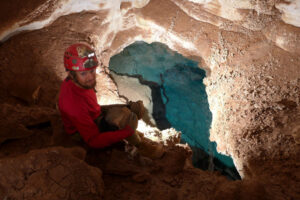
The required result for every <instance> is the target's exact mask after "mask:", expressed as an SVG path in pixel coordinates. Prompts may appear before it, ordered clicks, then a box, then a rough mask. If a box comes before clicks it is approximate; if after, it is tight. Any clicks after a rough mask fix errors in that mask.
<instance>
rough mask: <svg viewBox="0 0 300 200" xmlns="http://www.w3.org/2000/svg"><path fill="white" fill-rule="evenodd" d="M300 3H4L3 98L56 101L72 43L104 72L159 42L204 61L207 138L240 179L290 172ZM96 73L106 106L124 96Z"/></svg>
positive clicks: (295, 162)
mask: <svg viewBox="0 0 300 200" xmlns="http://www.w3.org/2000/svg"><path fill="white" fill-rule="evenodd" d="M34 2H36V3H34ZM299 2H300V1H293V2H290V3H289V1H284V2H282V1H276V0H268V1H254V0H244V1H233V0H222V1H221V0H219V1H216V0H213V1H210V0H207V1H204V0H202V1H201V0H199V1H196V0H193V1H192V0H191V1H183V0H164V1H160V0H151V1H142V0H139V1H138V0H136V1H132V2H125V1H124V2H122V1H121V0H120V1H113V3H112V1H110V2H106V1H96V0H93V1H89V3H86V4H88V5H89V6H88V5H86V6H85V5H84V4H82V3H81V4H80V3H79V2H78V1H75V0H73V1H56V0H52V1H45V0H44V1H43V0H41V1H32V4H31V3H28V4H26V5H25V6H24V7H23V5H22V4H21V3H20V4H16V5H15V7H10V6H8V5H6V4H5V3H4V2H1V4H2V5H3V6H2V5H1V9H4V10H5V9H6V13H7V14H6V15H5V16H1V19H4V20H1V23H2V24H4V25H3V26H2V25H1V27H2V29H0V36H1V37H0V39H1V42H2V43H1V46H0V57H1V60H0V66H1V72H2V73H1V74H0V83H1V84H0V85H1V87H0V91H1V94H3V95H1V98H0V101H1V102H11V103H20V102H22V103H26V104H29V105H41V106H49V107H54V106H55V97H56V96H57V93H58V89H59V85H60V83H61V81H62V80H63V78H64V76H65V72H64V69H63V59H62V55H63V52H64V50H65V48H66V47H67V46H68V45H70V44H72V43H74V42H87V43H89V44H91V45H92V46H93V47H94V48H96V50H97V56H98V57H99V59H100V60H101V62H102V63H103V64H104V67H103V68H101V69H100V71H103V72H109V69H108V68H107V66H108V62H109V58H110V57H111V56H113V55H115V54H116V53H118V52H120V51H121V50H122V49H123V48H125V47H126V46H128V45H129V44H131V43H133V42H134V41H137V40H144V41H145V42H148V43H151V42H161V43H164V44H166V45H168V46H169V47H170V48H171V49H173V50H175V51H178V52H179V53H181V54H183V55H184V56H186V57H189V58H192V59H194V60H197V61H199V62H200V63H201V66H204V69H205V70H206V72H207V78H206V79H205V84H206V86H207V87H206V90H207V94H208V100H209V104H210V109H211V111H212V114H213V121H212V127H211V130H210V139H211V140H212V141H216V142H217V145H218V147H217V148H218V151H219V152H221V153H224V154H227V155H230V156H232V157H233V159H234V162H235V165H236V167H237V169H238V171H239V172H240V174H241V175H242V176H243V177H244V178H253V177H259V176H260V177H264V176H271V177H272V178H273V179H276V178H274V177H273V176H272V174H281V175H282V176H285V175H286V174H284V173H283V172H282V171H281V170H280V169H282V168H290V169H294V168H295V169H297V166H299V159H297V154H298V153H299V142H300V137H299V134H300V128H299V124H300V112H299V109H300V106H299V104H300V91H299V85H300V79H299V77H300V70H299V68H300V66H299V65H300V64H299V63H300V58H299V54H300V51H299V46H300V28H299V14H298V13H299V12H297V7H296V6H297V5H299ZM48 5H52V6H48ZM22 8H24V9H23V10H24V12H23V11H22V14H19V13H18V15H17V16H16V15H9V13H10V12H9V11H10V10H14V9H18V10H22ZM39 11H40V12H39ZM3 27H5V28H3ZM24 27H26V28H24ZM20 30H28V31H26V32H22V33H20V34H16V33H18V32H19V31H20ZM14 34H16V35H15V36H13V35H14ZM97 80H98V85H97V90H98V91H99V92H98V98H99V101H100V103H104V104H108V103H116V102H122V99H120V98H119V96H118V90H117V87H116V85H115V84H114V82H113V81H112V80H111V78H110V77H109V76H108V75H107V74H106V73H99V74H98V76H97ZM36 94H38V97H37V95H36ZM296 171H297V170H296ZM282 173H283V174H282ZM295 173H296V172H295ZM289 181H296V179H289Z"/></svg>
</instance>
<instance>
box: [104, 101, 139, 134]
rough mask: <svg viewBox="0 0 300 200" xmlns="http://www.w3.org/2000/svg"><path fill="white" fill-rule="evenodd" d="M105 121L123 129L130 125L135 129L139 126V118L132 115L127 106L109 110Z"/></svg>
mask: <svg viewBox="0 0 300 200" xmlns="http://www.w3.org/2000/svg"><path fill="white" fill-rule="evenodd" d="M105 120H106V121H107V122H108V123H109V124H111V125H114V126H117V127H118V128H120V129H122V128H124V127H125V126H127V125H130V126H131V127H132V128H133V129H136V126H137V121H138V119H137V116H136V114H134V113H132V112H131V110H129V109H128V108H127V107H126V106H124V107H120V106H116V107H111V108H109V109H107V111H106V114H105Z"/></svg>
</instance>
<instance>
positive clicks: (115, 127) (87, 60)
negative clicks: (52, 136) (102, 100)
mask: <svg viewBox="0 0 300 200" xmlns="http://www.w3.org/2000/svg"><path fill="white" fill-rule="evenodd" d="M64 66H65V68H66V71H67V72H68V76H67V78H66V79H65V80H64V81H63V83H62V85H61V90H60V95H59V102H58V107H59V110H60V113H61V117H62V120H63V124H64V128H65V131H66V132H67V133H68V134H70V135H74V134H75V135H76V134H78V133H79V134H80V136H81V137H82V139H83V140H84V141H85V142H86V143H87V144H88V145H89V146H90V147H93V148H103V147H107V146H109V145H111V144H113V143H115V142H118V141H121V140H123V139H126V140H127V141H128V142H129V143H131V144H132V145H135V146H136V147H137V148H138V149H139V152H140V153H141V154H142V155H143V154H144V156H148V157H151V158H159V157H161V156H162V155H163V150H162V147H161V146H159V145H152V144H150V143H149V142H146V141H145V140H141V138H140V137H139V135H137V133H136V128H137V122H138V118H139V119H140V118H141V117H142V113H143V109H144V107H143V105H142V102H141V101H139V102H131V103H130V104H129V105H128V106H126V105H123V106H120V105H116V106H106V107H105V106H103V107H102V106H100V105H99V104H98V103H97V98H96V93H95V89H94V88H95V86H96V67H97V66H98V61H97V58H96V54H95V52H94V51H93V49H91V48H90V47H89V46H87V45H85V44H73V45H71V46H70V47H69V48H67V50H66V51H65V54H64ZM129 108H131V110H130V109H129ZM132 111H134V112H135V113H134V112H132ZM137 115H138V116H137ZM149 151H150V152H149Z"/></svg>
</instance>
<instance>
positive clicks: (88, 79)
mask: <svg viewBox="0 0 300 200" xmlns="http://www.w3.org/2000/svg"><path fill="white" fill-rule="evenodd" d="M75 73H76V77H72V78H73V80H74V81H75V83H77V84H78V85H79V86H80V87H82V88H84V89H93V88H95V86H96V69H91V70H88V71H76V72H75Z"/></svg>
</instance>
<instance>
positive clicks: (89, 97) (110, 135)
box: [58, 79, 134, 148]
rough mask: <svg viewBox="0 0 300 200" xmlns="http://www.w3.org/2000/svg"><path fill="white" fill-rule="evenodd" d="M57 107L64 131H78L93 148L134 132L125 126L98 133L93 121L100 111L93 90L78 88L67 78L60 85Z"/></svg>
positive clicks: (107, 144) (72, 132) (69, 132)
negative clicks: (120, 128)
mask: <svg viewBox="0 0 300 200" xmlns="http://www.w3.org/2000/svg"><path fill="white" fill-rule="evenodd" d="M58 107H59V110H60V113H61V117H62V121H63V124H64V128H65V131H66V132H67V133H68V134H74V133H75V132H77V131H78V132H79V133H80V135H81V137H82V138H83V140H84V141H85V142H86V143H87V144H88V145H89V146H91V147H94V148H102V147H106V146H109V145H111V144H113V143H115V142H118V141H120V140H122V139H124V138H127V137H129V136H130V135H132V134H133V132H134V131H133V129H132V128H130V127H129V126H127V127H125V128H124V129H122V130H117V131H111V132H103V133H100V132H99V129H98V127H97V125H96V123H95V122H94V120H95V119H96V118H97V117H98V116H99V115H100V113H101V107H100V105H99V104H98V103H97V98H96V93H95V91H94V90H93V89H83V88H80V87H78V86H77V85H75V84H74V83H73V81H71V80H68V79H65V80H64V81H63V83H62V85H61V88H60V94H59V101H58Z"/></svg>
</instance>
